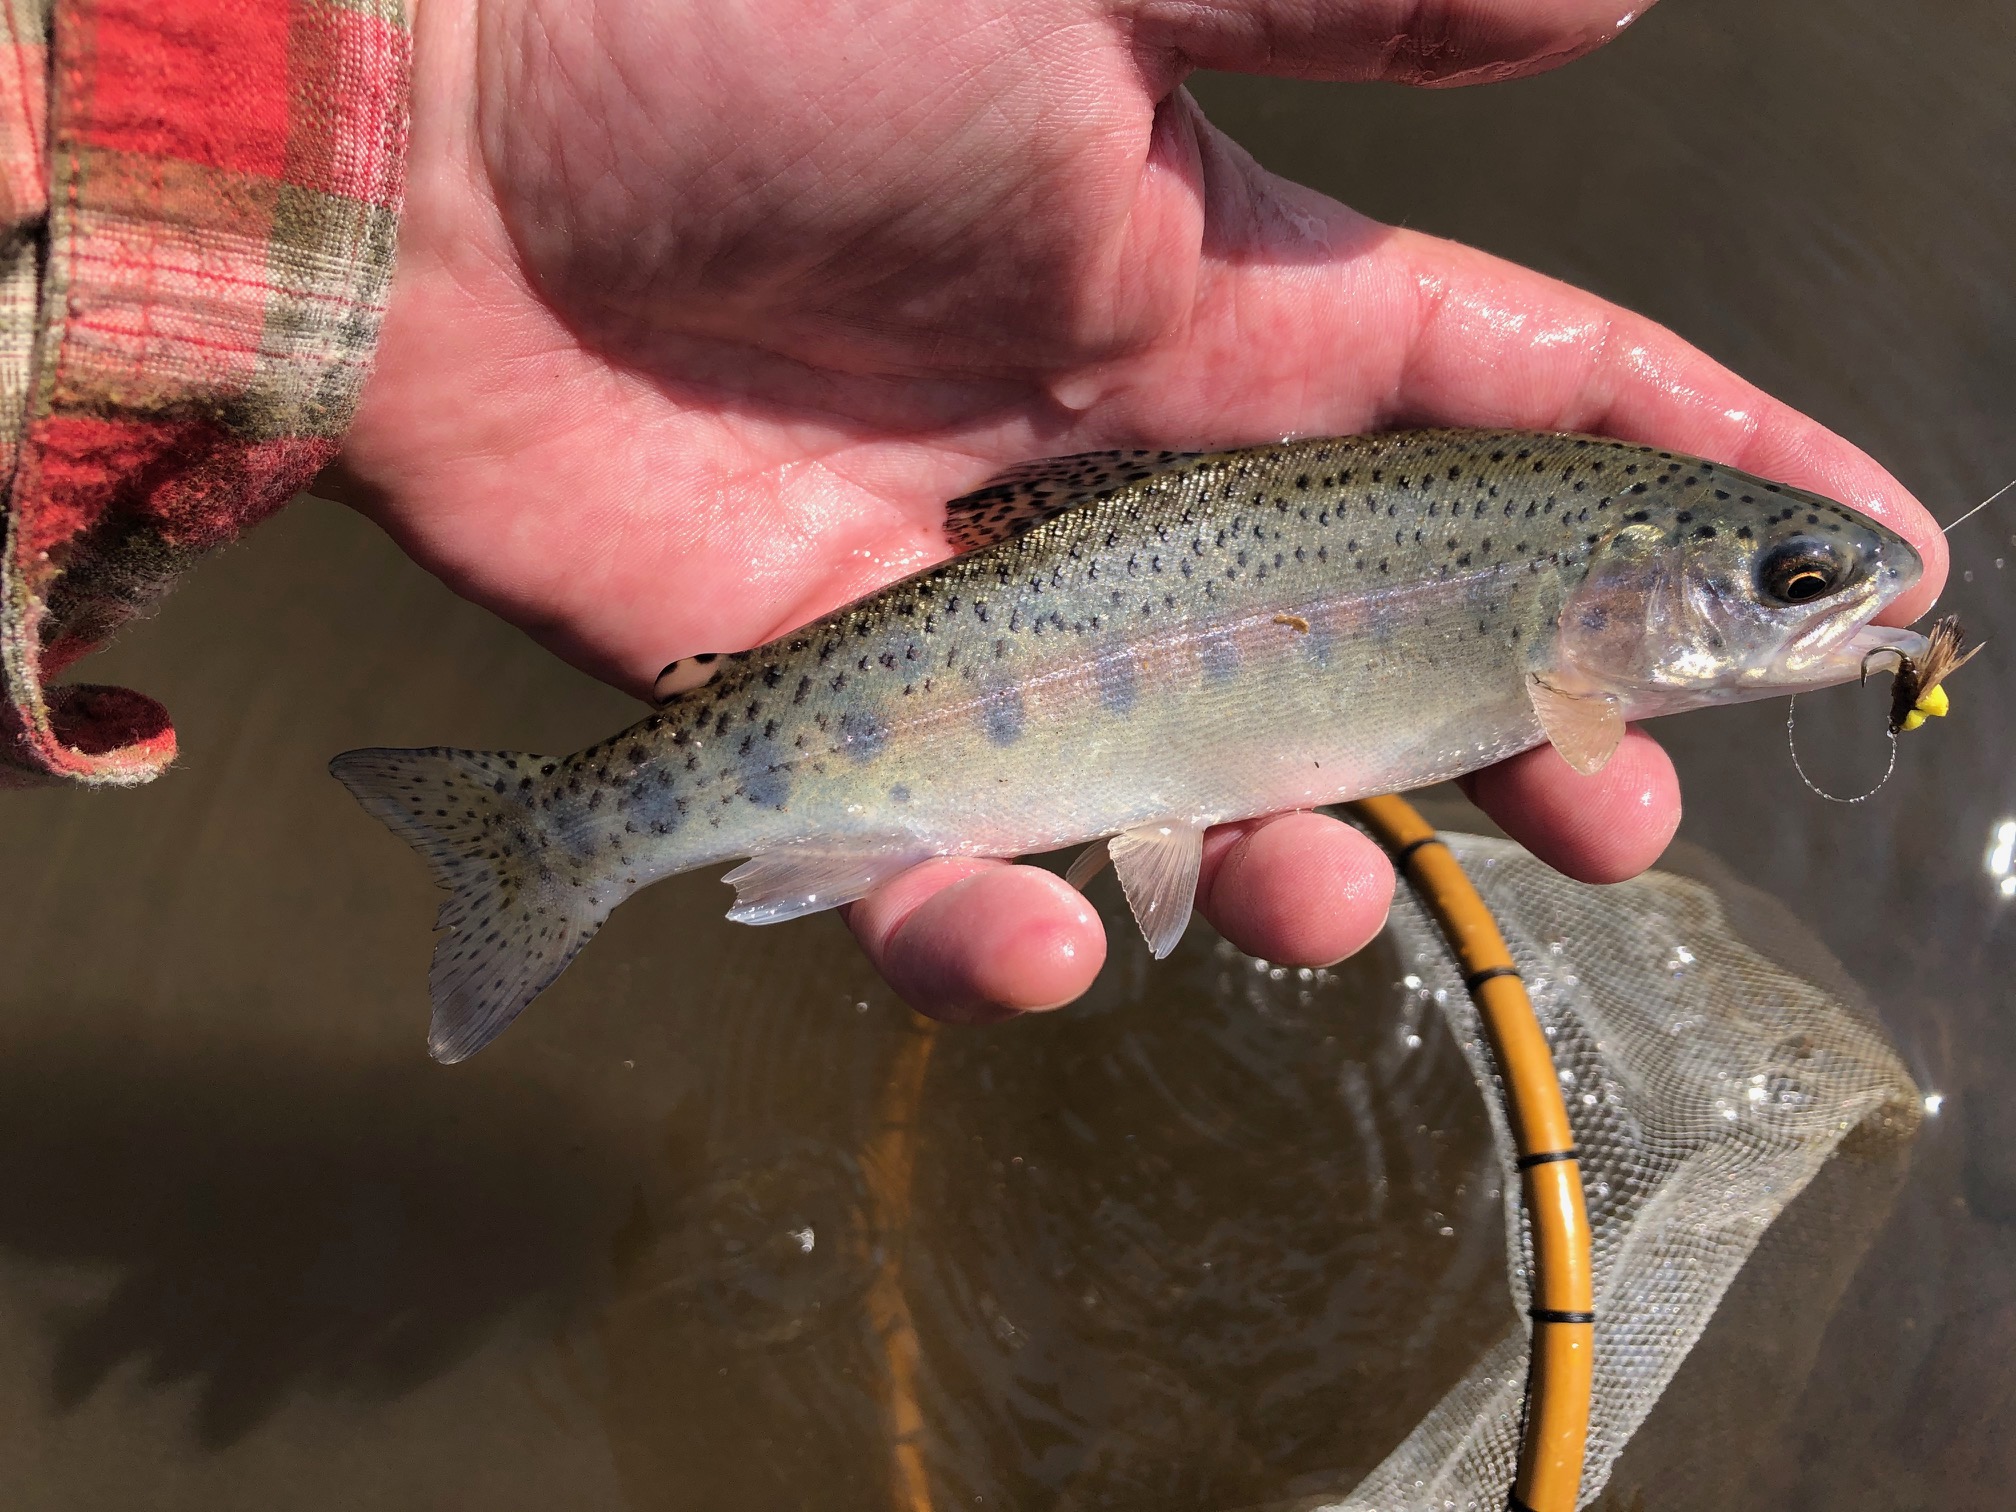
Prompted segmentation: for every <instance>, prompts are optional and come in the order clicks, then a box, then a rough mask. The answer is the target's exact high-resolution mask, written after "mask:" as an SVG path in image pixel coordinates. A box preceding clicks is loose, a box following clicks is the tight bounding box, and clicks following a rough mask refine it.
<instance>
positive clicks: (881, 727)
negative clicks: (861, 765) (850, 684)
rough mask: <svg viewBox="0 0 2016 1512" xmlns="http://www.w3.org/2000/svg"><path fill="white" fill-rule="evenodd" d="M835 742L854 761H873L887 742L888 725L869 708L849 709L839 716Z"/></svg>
mask: <svg viewBox="0 0 2016 1512" xmlns="http://www.w3.org/2000/svg"><path fill="white" fill-rule="evenodd" d="M837 734H838V736H839V739H838V741H837V742H836V744H837V745H838V747H839V749H841V750H843V751H845V752H846V753H847V754H848V755H849V756H852V757H853V758H854V759H855V760H856V761H873V760H874V759H875V758H876V757H877V756H880V755H881V754H882V749H883V747H884V746H886V745H888V744H889V726H888V725H886V724H884V723H883V722H882V718H881V716H880V715H878V714H876V713H875V712H874V711H873V710H871V709H849V710H848V711H847V712H846V713H845V714H842V715H841V716H840V728H839V730H838V731H837Z"/></svg>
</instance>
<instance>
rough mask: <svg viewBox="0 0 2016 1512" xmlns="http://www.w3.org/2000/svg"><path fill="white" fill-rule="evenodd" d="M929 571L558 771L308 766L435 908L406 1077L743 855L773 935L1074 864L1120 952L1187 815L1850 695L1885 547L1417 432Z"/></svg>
mask: <svg viewBox="0 0 2016 1512" xmlns="http://www.w3.org/2000/svg"><path fill="white" fill-rule="evenodd" d="M947 508H948V520H947V532H946V533H947V538H948V541H949V543H950V544H951V545H952V547H953V548H954V549H955V550H958V551H960V552H961V553H963V554H962V555H959V556H956V557H954V558H952V559H951V560H949V561H947V562H945V563H943V564H942V565H940V566H937V567H933V568H930V569H929V570H927V571H924V572H920V573H918V574H916V575H914V576H912V577H909V578H906V579H904V580H903V581H901V582H898V583H896V584H893V585H892V586H890V587H888V588H886V589H884V590H882V591H881V592H879V593H877V594H874V595H873V596H871V597H869V598H866V599H863V600H861V601H860V602H858V603H856V604H853V605H851V606H849V607H847V608H844V609H841V610H838V611H836V612H835V613H833V614H830V615H828V616H826V617H825V618H824V619H821V620H819V621H817V622H815V623H813V624H809V625H806V626H804V627H803V628H801V629H799V630H795V631H793V632H791V633H790V634H788V635H785V636H783V637H781V638H779V639H778V640H775V641H772V642H771V643H769V644H768V645H764V646H759V647H757V648H756V649H754V650H751V651H743V652H737V653H733V654H725V655H720V656H716V657H713V658H709V659H705V660H702V659H700V658H688V659H687V660H686V661H684V662H681V663H675V664H674V666H673V667H671V668H668V669H667V674H666V676H665V677H664V678H662V679H661V682H660V696H661V697H662V699H663V700H664V701H663V703H662V705H661V706H660V708H659V709H658V711H657V712H655V713H653V714H652V715H650V716H649V717H648V718H646V719H644V720H643V721H642V722H640V723H638V724H636V725H634V726H632V727H631V728H630V729H628V730H626V731H624V732H623V733H622V734H620V735H617V736H614V737H613V738H611V739H609V740H605V741H603V742H602V743H601V744H600V745H597V746H593V747H591V748H590V749H588V750H586V751H582V752H579V753H577V754H575V755H572V756H565V757H545V756H532V755H523V754H517V753H509V752H478V751H456V750H444V749H434V750H417V751H408V750H362V751H350V752H347V753H345V754H344V755H341V756H339V757H337V758H336V759H335V761H334V762H332V763H331V770H332V771H333V772H334V774H335V775H336V776H337V777H338V778H340V779H341V780H342V781H343V783H344V784H345V785H346V786H347V787H348V788H349V789H350V791H351V792H352V793H353V794H354V795H356V797H357V799H358V800H359V801H360V802H361V803H362V804H363V805H364V807H365V808H366V809H367V810H369V811H370V812H371V813H373V814H375V815H376V816H377V817H378V818H380V819H382V820H383V821H384V822H385V823H386V824H387V825H389V826H390V827H391V828H392V829H393V830H394V831H395V832H397V833H398V834H399V835H400V836H401V837H402V838H404V839H405V840H406V841H408V842H409V843H410V844H411V845H412V846H413V847H414V848H415V849H416V850H418V851H419V852H420V853H421V854H422V855H423V856H424V857H425V858H426V859H427V860H428V862H429V864H430V865H431V866H432V867H433V870H434V873H435V876H436V879H437V880H438V881H439V882H440V884H441V885H442V886H443V887H444V888H446V889H447V890H448V892H449V894H450V896H449V898H448V900H447V902H445V903H444V904H443V905H442V909H441V914H440V918H439V921H438V927H439V928H441V929H443V930H445V931H446V934H445V935H444V936H443V937H442V938H441V939H440V940H439V941H438V942H437V945H436V949H435V954H434V964H433V969H432V974H431V977H430V984H431V988H432V995H433V1001H434V1019H433V1029H432V1034H431V1043H432V1048H433V1052H434V1054H435V1056H436V1057H437V1058H438V1059H441V1060H444V1061H454V1060H460V1059H462V1058H463V1057H465V1056H467V1055H470V1054H472V1053H473V1052H474V1051H476V1050H478V1049H480V1048H481V1047H482V1046H483V1045H485V1044H487V1043H488V1042H489V1041H490V1040H491V1039H493V1038H494V1037H495V1036H496V1035H497V1033H498V1032H499V1031H500V1030H502V1029H503V1027H504V1026H505V1025H506V1024H507V1023H509V1022H510V1020H511V1019H512V1018H513V1017H515V1016H516V1015H517V1013H518V1012H519V1011H520V1010H521V1009H522V1008H523V1007H524V1006H525V1004H526V1003H527V1002H529V1001H530V1000H531V999H532V998H533V997H534V996H535V995H536V994H537V993H538V992H539V991H540V990H541V989H542V988H544V987H545V986H546V985H547V984H548V983H549V982H551V981H552V980H553V979H554V978H555V977H556V976H558V975H559V974H560V972H561V971H562V970H563V969H564V968H565V966H566V965H567V963H568V961H569V960H571V959H572V958H573V956H574V954H575V953H576V952H577V951H578V950H579V949H580V948H581V946H582V945H583V944H584V943H585V942H586V941H587V940H588V938H589V937H590V936H591V935H592V934H593V933H594V932H595V930H596V928H597V927H598V926H599V925H600V924H601V923H602V921H603V919H605V918H606V917H607V916H608V914H609V911H610V910H611V909H613V908H614V907H615V906H616V905H617V904H618V903H619V902H621V901H622V900H623V899H624V898H626V897H628V896H629V895H630V894H631V893H632V892H634V891H635V890H637V889H638V888H640V887H643V886H646V885H648V884H649V883H651V882H654V881H657V880H659V879H661V878H663V877H667V876H671V875H673V874H674V873H678V872H684V871H690V870H693V869H694V868H697V867H705V866H712V865H717V864H720V863H722V862H726V861H730V860H734V859H737V858H742V864H740V865H739V866H737V867H735V869H734V870H732V871H731V872H729V873H728V875H727V879H726V880H728V881H729V882H730V883H732V884H733V885H734V886H735V888H736V893H737V897H736V902H735V906H734V907H733V909H731V910H730V914H729V916H730V917H731V918H734V919H738V920H742V921H744V922H747V923H757V924H764V923H774V922H776V921H778V920H782V919H790V918H795V917H797V916H799V915H801V914H806V913H811V912H814V911H816V910H819V909H825V908H832V907H835V906H837V905H839V904H843V903H848V902H851V901H853V900H855V899H857V898H860V897H862V896H863V895H865V894H866V893H868V892H870V891H871V890H873V889H874V888H875V887H877V886H879V885H880V884H882V883H883V882H886V881H888V880H889V879H890V878H892V877H894V876H895V875H897V874H898V873H899V872H901V871H903V870H905V869H906V868H908V867H911V866H913V865H916V864H917V863H918V862H920V861H923V860H926V859H928V858H930V857H934V856H973V855H978V856H1020V855H1026V854H1030V853H1033V852H1039V851H1048V850H1054V849H1057V848H1059V847H1062V846H1067V845H1072V844H1077V843H1082V842H1086V841H1096V840H1102V839H1104V840H1106V841H1107V843H1106V844H1105V845H1104V847H1103V850H1104V851H1105V854H1106V856H1108V857H1110V859H1111V861H1112V862H1113V864H1114V866H1115V869H1116V870H1117V871H1118V873H1119V877H1120V882H1121V886H1122V888H1123V890H1124V891H1125V893H1126V896H1127V900H1128V903H1129V904H1130V906H1131V907H1132V909H1133V911H1134V915H1135V918H1136V919H1137V920H1138V921H1139V923H1140V924H1141V926H1142V929H1143V932H1144V934H1146V935H1147V936H1148V938H1149V940H1150V942H1151V945H1152V946H1153V949H1154V951H1155V953H1156V954H1157V955H1158V956H1160V955H1165V954H1167V953H1168V952H1169V951H1170V950H1172V949H1173V948H1174V947H1175V944H1176V941H1177V939H1178V938H1179V937H1180V936H1181V934H1182V930H1183V926H1184V925H1185V923H1186V922H1187V921H1188V919H1189V917H1190V910H1191V904H1192V895H1193V893H1194V891H1195V888H1196V883H1197V873H1198V863H1199V859H1200V856H1201V852H1202V845H1203V837H1204V832H1205V830H1206V829H1207V828H1208V827H1209V826H1211V825H1214V824H1221V823H1225V822H1228V821H1231V820H1237V819H1245V818H1250V817H1253V816H1255V815H1259V814H1268V813H1276V812H1280V811H1283V810H1289V809H1299V808H1310V807H1314V806H1316V805H1319V804H1326V803H1334V802H1339V801H1342V800H1344V799H1349V798H1358V797H1364V796H1367V795H1370V794H1375V793H1383V792H1391V791H1396V790H1404V789H1408V788H1414V787H1420V786H1423V785H1426V784H1428V783H1432V782H1439V781H1443V780H1446V779H1448V778H1452V777H1457V776H1461V775H1462V774H1464V773H1466V772H1472V771H1475V770H1477V769H1478V768H1480V767H1483V766H1487V765H1489V764H1491V763H1493V762H1496V761H1500V760H1503V759H1504V758H1506V757H1508V756H1512V755H1514V754H1516V753H1518V752H1520V751H1523V750H1527V749H1529V748H1531V747H1533V746H1537V745H1540V744H1542V743H1546V742H1551V743H1552V744H1553V745H1554V747H1555V748H1556V749H1557V750H1559V751H1560V753H1561V754H1562V756H1563V757H1564V758H1565V759H1566V760H1567V761H1568V762H1569V764H1570V765H1572V766H1573V767H1574V768H1575V769H1576V770H1577V771H1580V772H1585V773H1593V772H1595V771H1598V770H1600V769H1601V767H1602V766H1603V765H1604V763H1605V762H1606V761H1608V760H1609V758H1610V755H1611V753H1612V752H1613V751H1614V750H1615V749H1616V747H1617V744H1618V741H1619V740H1620V739H1621V738H1622V736H1623V733H1624V728H1625V724H1626V722H1627V721H1629V720H1633V719H1642V718H1649V717H1652V716H1655V715H1662V714H1671V713H1676V712H1679V711H1681V710H1685V709H1692V708H1699V707H1702V706H1704V705H1710V704H1720V703H1731V702H1737V701H1740V700H1744V699H1754V698H1762V697H1768V696H1771V695H1774V694H1781V693H1791V692H1796V691H1799V690H1801V689H1806V688H1814V687H1822V686H1826V685H1828V684H1831V683H1839V682H1846V681H1850V680H1852V679H1854V678H1856V677H1857V676H1859V675H1860V673H1861V670H1862V666H1863V663H1864V660H1865V658H1866V657H1868V656H1869V655H1871V654H1873V653H1874V652H1876V651H1877V650H1879V649H1888V650H1894V651H1896V652H1898V653H1899V654H1900V655H1905V656H1914V657H1920V658H1922V656H1923V655H1924V651H1925V645H1926V643H1925V639H1924V637H1922V636H1917V635H1912V634H1910V633H1909V632H1904V631H1895V630H1883V629H1878V628H1875V627H1873V626H1871V625H1870V620H1871V619H1872V618H1873V617H1874V616H1875V615H1876V614H1877V613H1878V612H1879V611H1880V610H1881V609H1882V608H1883V606H1884V605H1886V604H1888V603H1889V602H1890V601H1891V600H1893V599H1894V598H1896V597H1897V595H1898V594H1900V593H1902V592H1904V591H1905V590H1906V589H1907V588H1909V587H1910V586H1911V585H1912V584H1913V583H1914V582H1915V581H1916V580H1917V578H1918V575H1919V571H1920V564H1919V560H1918V557H1917V554H1916V553H1915V552H1914V551H1913V550H1912V549H1911V547H1910V546H1909V545H1908V544H1907V543H1906V542H1905V541H1903V540H1902V539H1901V538H1899V537H1898V536H1896V535H1895V534H1893V533H1892V532H1891V531H1889V530H1887V529H1885V528H1884V527H1883V526H1882V525H1880V524H1878V523H1876V522H1875V521H1874V520H1871V519H1869V518H1868V517H1867V516H1865V515H1862V514H1860V513H1858V512H1856V511H1855V510H1852V509H1849V508H1847V507H1845V506H1843V505H1840V504H1836V503H1833V502H1832V501H1830V500H1827V499H1823V498H1820V497H1818V496H1816V495H1813V494H1809V493H1804V492H1801V491H1800V490H1797V489H1793V488H1788V487H1785V486H1783V485H1780V484H1776V483H1771V482H1767V481H1765V480H1764V479H1761V478H1757V477H1753V476H1751V475H1749V474H1747V473H1743V472H1738V471H1736V470H1735V469H1733V468H1729V467H1724V466H1721V465H1718V464H1714V463H1709V462H1704V461H1700V460H1697V459H1695V458H1691V457H1686V456H1681V455H1678V454H1675V453H1668V452H1661V451H1656V450H1651V449H1647V448H1644V447H1639V446H1631V445H1626V444H1624V443H1621V442H1616V441H1609V440H1604V439H1600V438H1596V437H1588V436H1569V435H1551V434H1533V433H1524V432H1481V431H1419V432H1408V433H1400V434H1392V435H1383V436H1366V437H1352V438H1347V439H1341V440H1308V441H1291V442H1283V443H1281V444H1279V445H1273V446H1261V447H1254V448H1250V449H1246V450H1240V451H1228V452H1216V453H1199V454H1190V453H1175V452H1157V451H1126V452H1110V453H1098V454H1093V455H1087V456H1078V457H1066V458H1061V459H1054V460H1050V461H1045V462H1040V463H1032V464H1027V465H1024V466H1022V467H1018V468H1015V469H1013V470H1011V471H1010V472H1009V473H1006V474H1003V475H1002V476H1001V477H1000V478H998V479H997V480H995V481H994V482H993V483H991V484H989V485H988V486H986V487H984V488H982V489H980V490H978V491H977V492H975V493H972V494H968V495H966V496H965V497H963V498H961V499H957V500H954V501H953V502H952V503H951V504H950V505H948V506H947Z"/></svg>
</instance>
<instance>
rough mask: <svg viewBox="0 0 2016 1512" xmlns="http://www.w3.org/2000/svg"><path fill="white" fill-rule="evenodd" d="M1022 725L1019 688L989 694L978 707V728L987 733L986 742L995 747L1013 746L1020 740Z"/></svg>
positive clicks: (1003, 689)
mask: <svg viewBox="0 0 2016 1512" xmlns="http://www.w3.org/2000/svg"><path fill="white" fill-rule="evenodd" d="M1024 723H1025V718H1024V714H1023V709H1022V690H1021V689H1020V688H1002V689H1001V690H1000V691H998V692H996V693H991V694H989V695H988V697H987V701H986V702H985V703H984V704H982V705H981V707H980V726H981V728H982V729H984V730H985V731H986V732H987V738H988V740H990V741H992V742H993V743H994V744H995V745H997V746H1009V745H1013V744H1015V742H1016V741H1018V740H1020V739H1021V738H1022V727H1023V724H1024Z"/></svg>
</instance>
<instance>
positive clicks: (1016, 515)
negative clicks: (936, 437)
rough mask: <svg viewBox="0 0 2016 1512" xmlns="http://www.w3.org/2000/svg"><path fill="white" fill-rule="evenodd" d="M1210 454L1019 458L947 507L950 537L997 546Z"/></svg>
mask: <svg viewBox="0 0 2016 1512" xmlns="http://www.w3.org/2000/svg"><path fill="white" fill-rule="evenodd" d="M1206 455H1209V454H1208V453H1204V452H1173V451H1103V452H1080V453H1078V454H1077V455H1076V456H1071V457H1043V458H1040V459H1038V460H1037V461H1034V462H1018V463H1016V464H1015V465H1014V466H1013V467H1011V468H1008V469H1007V470H1006V471H1005V472H999V473H996V474H995V475H994V476H993V477H991V478H989V479H988V480H987V481H986V482H985V483H984V484H982V485H981V486H980V487H979V488H976V489H975V490H974V491H973V492H972V493H969V494H961V495H960V496H959V497H958V498H956V499H954V500H952V501H951V502H950V503H948V504H947V505H946V506H945V539H946V540H947V541H948V542H949V543H950V544H951V546H952V549H953V550H954V551H959V552H966V551H975V550H978V549H979V548H980V547H982V546H992V545H993V544H994V543H995V542H996V541H1005V540H1007V539H1008V538H1009V537H1010V536H1016V535H1020V534H1022V532H1023V531H1025V530H1032V529H1034V528H1035V527H1036V526H1038V525H1041V524H1042V523H1043V522H1044V521H1045V520H1048V519H1051V518H1053V517H1055V516H1057V515H1060V514H1062V513H1064V511H1065V510H1067V509H1075V508H1077V507H1078V506H1079V505H1080V504H1089V503H1090V502H1091V501H1092V500H1094V499H1103V498H1105V497H1106V496H1107V495H1108V494H1111V493H1112V492H1113V491H1114V490H1115V489H1119V488H1125V487H1126V486H1127V485H1128V484H1130V483H1143V482H1146V481H1147V480H1148V479H1150V478H1153V477H1158V476H1160V475H1161V474H1163V473H1172V472H1183V471H1186V470H1188V468H1189V467H1190V466H1191V464H1193V463H1195V462H1196V461H1197V460H1198V459H1199V458H1200V457H1203V456H1206Z"/></svg>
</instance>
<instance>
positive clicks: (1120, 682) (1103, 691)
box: [1094, 651, 1141, 715]
mask: <svg viewBox="0 0 2016 1512" xmlns="http://www.w3.org/2000/svg"><path fill="white" fill-rule="evenodd" d="M1094 676H1095V677H1096V678H1097V679H1098V683H1099V707H1100V708H1102V709H1104V710H1105V711H1106V712H1107V713H1108V714H1121V715H1125V714H1128V713H1131V712H1132V711H1133V708H1134V704H1135V702H1136V701H1137V700H1138V699H1139V698H1140V697H1141V674H1140V672H1139V671H1137V670H1136V668H1135V666H1134V658H1133V657H1132V656H1131V655H1129V654H1128V653H1127V652H1125V651H1115V652H1113V653H1112V654H1111V655H1107V656H1102V657H1100V658H1099V660H1098V662H1097V663H1096V664H1095V667H1094Z"/></svg>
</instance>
